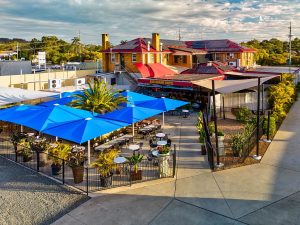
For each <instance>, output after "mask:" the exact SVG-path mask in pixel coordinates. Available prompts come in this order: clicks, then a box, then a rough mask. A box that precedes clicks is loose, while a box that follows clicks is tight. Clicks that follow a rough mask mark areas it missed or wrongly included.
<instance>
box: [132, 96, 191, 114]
mask: <svg viewBox="0 0 300 225" xmlns="http://www.w3.org/2000/svg"><path fill="white" fill-rule="evenodd" d="M186 104H189V103H188V102H184V101H180V100H174V99H170V98H164V97H162V98H157V99H154V100H150V101H146V102H142V103H140V104H137V106H139V107H144V108H150V109H158V110H162V111H164V112H166V111H169V110H173V109H176V108H178V107H181V106H184V105H186Z"/></svg>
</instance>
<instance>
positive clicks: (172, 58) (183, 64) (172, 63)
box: [168, 54, 192, 68]
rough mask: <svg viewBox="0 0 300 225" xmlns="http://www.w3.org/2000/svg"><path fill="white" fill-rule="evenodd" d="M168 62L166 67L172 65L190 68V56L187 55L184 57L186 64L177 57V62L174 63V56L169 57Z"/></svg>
mask: <svg viewBox="0 0 300 225" xmlns="http://www.w3.org/2000/svg"><path fill="white" fill-rule="evenodd" d="M169 57H170V60H169V63H168V65H174V66H183V67H188V68H192V56H191V55H187V56H186V63H183V61H182V59H181V57H180V56H179V60H178V62H177V63H176V62H175V56H174V55H172V54H171V55H170V56H169Z"/></svg>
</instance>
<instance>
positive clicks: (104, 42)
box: [102, 34, 109, 50]
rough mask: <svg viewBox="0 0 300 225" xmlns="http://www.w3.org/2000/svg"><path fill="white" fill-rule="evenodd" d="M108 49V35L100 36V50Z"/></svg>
mask: <svg viewBox="0 0 300 225" xmlns="http://www.w3.org/2000/svg"><path fill="white" fill-rule="evenodd" d="M108 48H109V35H108V34H102V50H107V49H108Z"/></svg>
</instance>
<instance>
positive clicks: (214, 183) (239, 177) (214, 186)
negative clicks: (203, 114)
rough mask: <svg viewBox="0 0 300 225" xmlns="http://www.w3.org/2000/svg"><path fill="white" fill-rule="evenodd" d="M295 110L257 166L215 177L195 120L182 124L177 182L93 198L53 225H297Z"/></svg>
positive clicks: (299, 143)
mask: <svg viewBox="0 0 300 225" xmlns="http://www.w3.org/2000/svg"><path fill="white" fill-rule="evenodd" d="M299 111H300V102H296V103H295V105H294V107H293V108H292V109H291V111H290V113H289V115H288V117H287V118H286V120H285V121H284V123H283V125H282V127H281V128H280V130H279V131H278V133H277V134H276V136H275V138H274V141H273V142H272V143H271V145H270V146H269V149H268V151H267V153H266V154H265V156H264V158H263V159H262V161H261V163H260V164H255V165H250V166H245V167H240V168H235V169H230V170H224V171H221V172H216V173H211V172H210V171H209V169H208V167H207V164H206V162H205V160H204V158H202V157H201V156H200V151H199V146H198V145H197V132H196V130H195V127H194V124H195V118H190V119H187V120H185V121H182V124H184V125H182V126H180V128H178V129H179V133H178V142H179V143H178V145H179V158H178V161H179V163H178V165H179V167H178V171H177V179H176V180H165V181H160V183H151V184H152V185H148V186H146V187H140V188H136V189H133V188H131V189H129V190H121V191H119V192H117V193H110V194H106V195H103V196H98V197H94V198H92V199H91V200H89V201H88V202H86V203H85V204H83V205H81V206H80V207H78V208H76V209H75V210H73V211H72V212H70V213H68V214H67V215H65V216H64V217H62V218H61V219H60V220H58V221H57V222H56V223H55V224H77V225H79V224H105V225H108V224H113V225H134V224H136V225H142V224H152V225H154V224H155V225H156V224H157V225H158V224H164V225H165V224H167V225H168V224H170V225H171V224H172V225H182V224H184V225H190V224H191V225H194V224H195V225H196V224H197V225H200V224H203V225H210V224H212V225H214V224H216V225H222V224H251V225H252V224H253V225H257V224H261V225H268V224H270V225H279V224H289V225H291V224H294V225H296V224H300V213H299V209H300V193H299V190H300V166H299V165H300V113H299ZM169 122H170V121H169ZM171 122H174V121H171ZM171 122H170V123H171ZM161 182H163V183H161Z"/></svg>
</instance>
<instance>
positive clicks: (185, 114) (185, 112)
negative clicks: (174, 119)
mask: <svg viewBox="0 0 300 225" xmlns="http://www.w3.org/2000/svg"><path fill="white" fill-rule="evenodd" d="M182 113H183V117H184V118H187V117H188V115H189V110H187V109H183V110H182Z"/></svg>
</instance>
